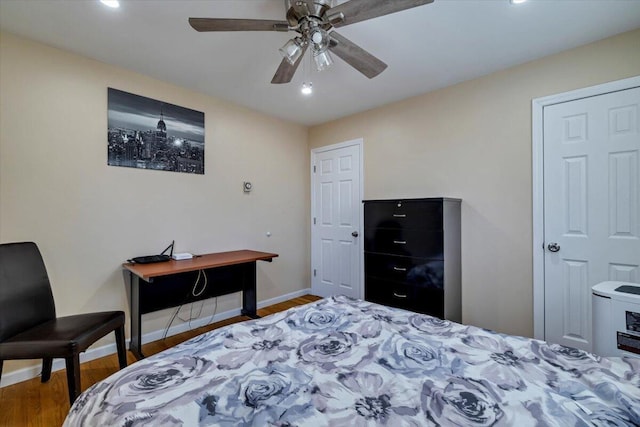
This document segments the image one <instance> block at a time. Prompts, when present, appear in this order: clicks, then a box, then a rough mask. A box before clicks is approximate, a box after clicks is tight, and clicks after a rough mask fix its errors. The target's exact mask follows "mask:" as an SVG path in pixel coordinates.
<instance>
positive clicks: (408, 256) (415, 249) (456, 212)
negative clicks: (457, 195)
mask: <svg viewBox="0 0 640 427" xmlns="http://www.w3.org/2000/svg"><path fill="white" fill-rule="evenodd" d="M460 203H461V200H460V199H450V198H429V199H402V200H399V199H396V200H365V201H364V227H365V229H364V242H365V243H364V272H365V273H364V274H365V282H364V283H365V284H364V289H365V299H366V300H367V301H371V302H376V303H380V304H384V305H389V306H393V307H399V308H404V309H407V310H412V311H416V312H418V313H424V314H430V315H432V316H437V317H439V318H441V319H449V320H453V321H456V322H460V321H461V312H462V308H461V269H460Z"/></svg>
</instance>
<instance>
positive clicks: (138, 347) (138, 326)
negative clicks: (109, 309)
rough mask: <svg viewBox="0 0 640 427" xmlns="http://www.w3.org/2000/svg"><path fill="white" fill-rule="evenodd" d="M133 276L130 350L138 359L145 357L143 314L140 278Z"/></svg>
mask: <svg viewBox="0 0 640 427" xmlns="http://www.w3.org/2000/svg"><path fill="white" fill-rule="evenodd" d="M129 276H130V277H131V299H130V301H131V307H130V309H131V310H130V311H131V341H130V342H129V350H130V351H131V353H133V355H134V356H135V357H136V359H138V360H140V359H144V354H142V315H141V314H140V278H138V276H136V275H135V274H133V273H129Z"/></svg>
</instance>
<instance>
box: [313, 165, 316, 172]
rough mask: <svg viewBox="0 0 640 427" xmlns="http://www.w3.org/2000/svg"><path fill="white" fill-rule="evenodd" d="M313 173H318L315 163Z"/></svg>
mask: <svg viewBox="0 0 640 427" xmlns="http://www.w3.org/2000/svg"><path fill="white" fill-rule="evenodd" d="M313 173H316V165H313Z"/></svg>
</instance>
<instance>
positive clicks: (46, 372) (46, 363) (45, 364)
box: [40, 357, 53, 383]
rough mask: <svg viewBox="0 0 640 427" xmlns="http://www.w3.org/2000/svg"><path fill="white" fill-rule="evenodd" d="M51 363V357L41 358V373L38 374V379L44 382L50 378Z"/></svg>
mask: <svg viewBox="0 0 640 427" xmlns="http://www.w3.org/2000/svg"><path fill="white" fill-rule="evenodd" d="M52 364H53V359H52V358H50V357H45V358H44V359H42V374H41V375H40V381H41V382H43V383H46V382H47V381H49V378H51V365H52Z"/></svg>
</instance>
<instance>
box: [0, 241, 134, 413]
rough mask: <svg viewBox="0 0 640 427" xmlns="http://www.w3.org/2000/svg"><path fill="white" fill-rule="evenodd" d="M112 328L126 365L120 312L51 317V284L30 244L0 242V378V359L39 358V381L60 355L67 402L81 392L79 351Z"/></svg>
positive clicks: (46, 378) (48, 374) (122, 364)
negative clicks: (67, 395)
mask: <svg viewBox="0 0 640 427" xmlns="http://www.w3.org/2000/svg"><path fill="white" fill-rule="evenodd" d="M111 331H114V332H115V334H116V345H117V347H118V361H119V362H120V368H124V367H126V366H127V352H126V348H125V343H124V312H122V311H105V312H101V313H87V314H78V315H75V316H67V317H60V318H56V308H55V305H54V302H53V293H52V292H51V284H50V283H49V277H48V276H47V270H46V269H45V266H44V262H43V260H42V256H41V255H40V251H39V250H38V247H37V246H36V244H35V243H32V242H23V243H5V244H0V377H1V376H2V364H3V361H4V360H14V359H42V382H43V383H44V382H47V381H49V378H50V377H51V364H52V362H53V359H54V358H64V360H65V362H66V367H67V384H68V387H69V400H70V402H71V404H73V402H74V401H75V399H76V397H77V396H78V394H79V393H80V391H81V387H80V353H82V352H83V351H85V350H86V349H87V348H88V347H89V346H90V345H91V344H93V343H94V342H96V341H97V340H98V339H100V338H102V337H103V336H105V335H107V334H108V333H109V332H111Z"/></svg>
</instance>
